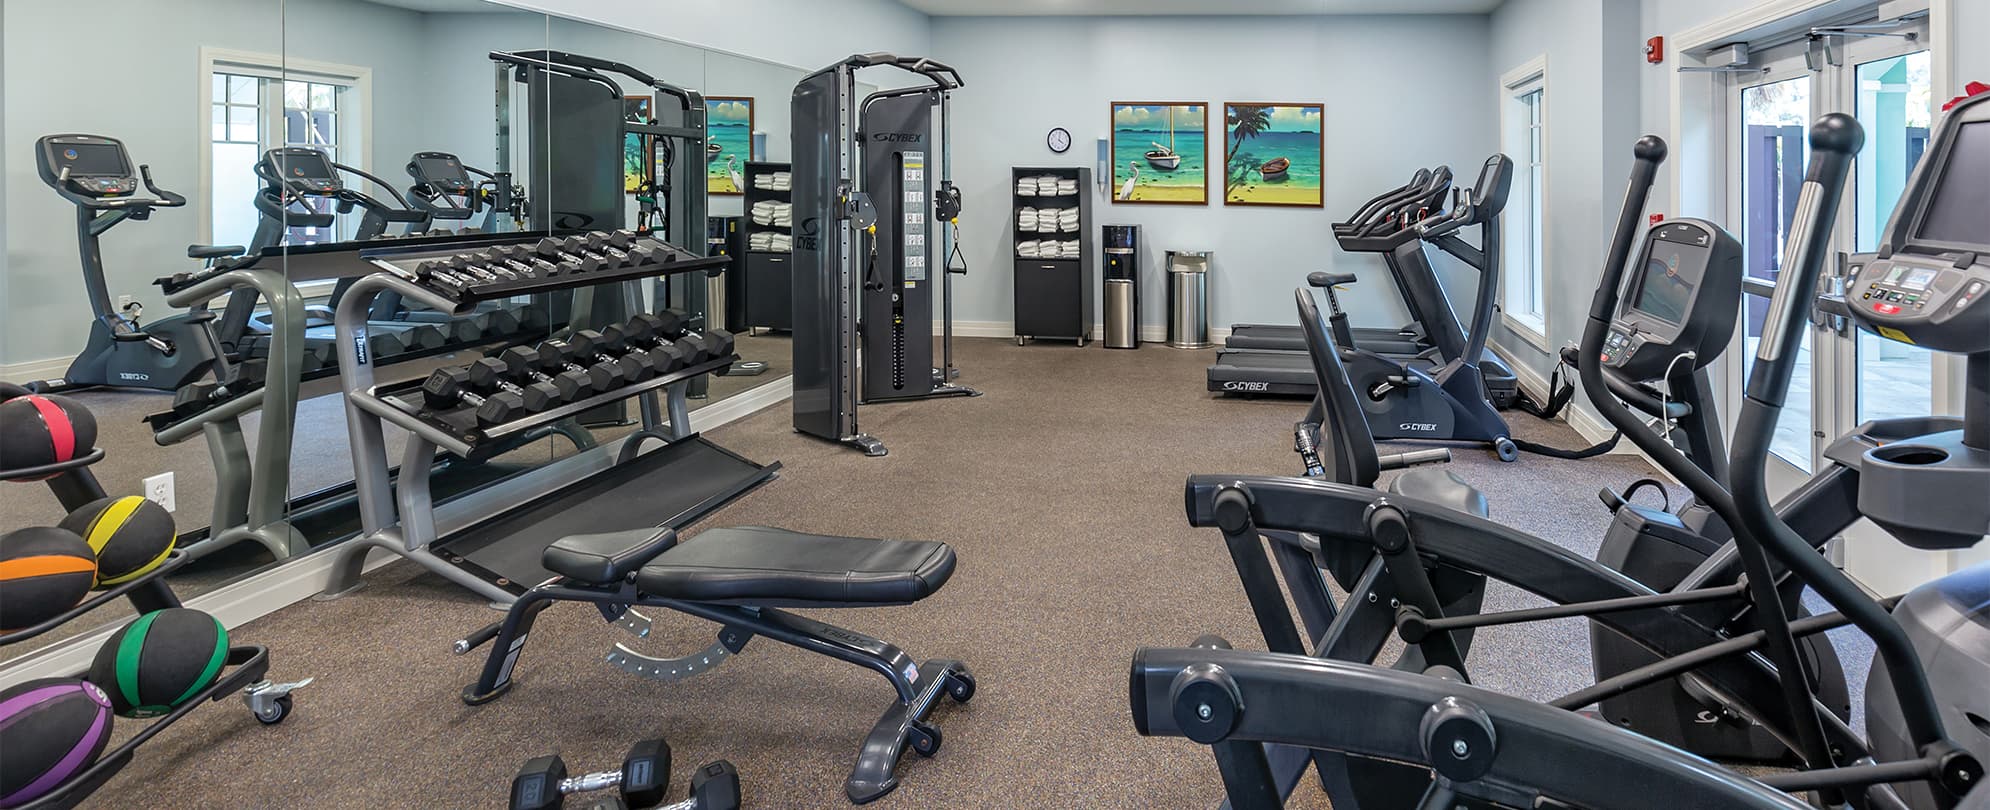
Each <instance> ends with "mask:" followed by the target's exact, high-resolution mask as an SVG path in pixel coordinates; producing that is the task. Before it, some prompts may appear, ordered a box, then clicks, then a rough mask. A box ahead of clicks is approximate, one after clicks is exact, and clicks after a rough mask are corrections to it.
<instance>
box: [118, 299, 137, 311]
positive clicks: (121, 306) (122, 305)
mask: <svg viewBox="0 0 1990 810" xmlns="http://www.w3.org/2000/svg"><path fill="white" fill-rule="evenodd" d="M135 303H138V299H136V298H133V297H131V296H129V295H120V296H118V297H117V311H119V312H123V311H125V310H127V309H130V308H131V305H132V304H135Z"/></svg>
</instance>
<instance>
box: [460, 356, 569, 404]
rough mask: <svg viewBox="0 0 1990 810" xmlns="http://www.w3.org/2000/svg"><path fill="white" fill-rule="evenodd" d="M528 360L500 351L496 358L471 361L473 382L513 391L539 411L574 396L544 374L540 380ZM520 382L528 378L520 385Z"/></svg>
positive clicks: (486, 389)
mask: <svg viewBox="0 0 1990 810" xmlns="http://www.w3.org/2000/svg"><path fill="white" fill-rule="evenodd" d="M533 373H534V372H531V371H530V369H529V367H528V365H527V364H526V360H525V359H524V358H520V357H508V356H506V355H505V354H504V353H502V352H500V353H499V354H498V356H496V357H486V358H483V359H481V360H478V361H477V362H475V363H471V364H470V384H471V385H474V386H476V387H477V388H478V389H479V390H482V391H498V390H504V391H511V392H513V393H516V394H518V395H519V397H520V398H521V402H523V403H524V405H525V409H526V410H527V411H531V412H534V413H537V412H539V411H543V410H547V409H549V408H552V407H554V406H557V405H559V404H560V403H562V402H566V401H568V400H569V399H570V397H566V396H563V395H562V394H563V392H562V391H561V387H560V386H559V385H556V384H554V383H553V381H552V380H548V379H546V378H545V376H544V375H540V376H538V377H537V378H536V379H535V378H533V377H532V376H531V375H532V374H533ZM520 381H525V384H524V385H520V384H519V383H520Z"/></svg>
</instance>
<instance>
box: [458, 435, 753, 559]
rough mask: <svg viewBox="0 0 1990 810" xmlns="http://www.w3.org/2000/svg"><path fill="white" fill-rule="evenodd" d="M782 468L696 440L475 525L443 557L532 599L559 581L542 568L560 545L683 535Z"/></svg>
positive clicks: (666, 448) (654, 452)
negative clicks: (549, 549)
mask: <svg viewBox="0 0 1990 810" xmlns="http://www.w3.org/2000/svg"><path fill="white" fill-rule="evenodd" d="M780 466H781V465H780V463H779V462H776V463H774V464H770V465H767V466H764V467H763V466H761V465H759V464H755V463H753V462H751V461H748V460H746V459H745V458H742V457H740V456H739V455H736V454H734V453H733V452H732V451H730V450H727V449H725V448H723V447H720V446H718V445H716V444H713V443H711V442H708V441H706V440H705V439H704V437H702V436H691V437H689V438H686V439H683V440H681V441H678V442H675V443H673V444H670V445H666V446H664V447H660V448H657V449H656V450H652V451H650V452H648V453H645V454H643V455H641V456H637V457H636V458H635V459H633V460H631V461H629V462H627V463H623V464H617V465H615V466H614V467H611V468H609V469H607V470H604V471H602V472H599V473H596V474H594V475H590V476H588V477H587V478H585V479H582V480H580V481H577V482H575V483H573V484H571V485H569V486H567V487H566V488H564V489H561V490H559V491H556V492H553V493H550V494H548V495H546V496H545V497H542V498H538V499H536V500H533V501H531V502H529V503H527V504H525V505H523V506H520V507H518V508H517V509H513V510H511V511H509V512H505V513H502V514H500V515H498V516H497V517H494V518H492V519H490V520H486V521H484V522H482V523H479V524H477V525H475V526H471V527H470V528H468V529H465V530H463V531H462V532H459V533H457V534H456V535H455V536H453V537H449V538H446V539H445V540H444V541H443V542H440V543H437V544H436V545H435V551H436V553H437V554H438V555H439V556H441V557H442V558H443V559H445V560H448V561H450V562H451V563H453V564H454V565H456V566H457V567H459V568H463V569H465V570H468V571H470V572H472V573H474V574H476V575H478V576H479V577H482V578H484V579H486V580H489V581H492V582H496V583H498V584H499V585H500V586H502V587H504V588H506V589H508V590H511V591H513V592H514V593H524V592H525V590H526V589H528V588H530V587H532V586H533V585H536V584H538V583H540V582H543V581H545V580H546V579H547V578H549V577H552V576H554V574H553V573H552V572H551V571H547V570H546V569H545V567H544V566H542V565H540V563H539V560H540V556H541V555H542V554H543V553H544V552H545V550H546V546H547V545H549V544H551V543H552V542H553V541H554V540H558V539H560V538H562V537H566V536H567V535H573V534H591V533H597V532H613V531H625V530H628V529H637V528H642V527H646V526H668V527H670V528H673V529H682V528H684V527H685V526H689V525H691V523H692V522H694V521H696V520H698V519H699V518H701V517H704V516H705V515H708V514H711V513H712V512H714V511H716V510H718V509H719V508H720V507H723V506H725V505H726V504H728V503H731V502H732V500H733V499H734V498H737V497H739V496H741V495H744V494H746V493H747V492H748V491H751V490H752V489H754V488H755V487H758V486H760V485H761V484H764V483H766V482H767V481H769V480H771V479H772V478H773V477H774V473H775V471H776V470H778V469H780Z"/></svg>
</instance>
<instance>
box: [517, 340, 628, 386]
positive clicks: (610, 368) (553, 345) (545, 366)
mask: <svg viewBox="0 0 1990 810" xmlns="http://www.w3.org/2000/svg"><path fill="white" fill-rule="evenodd" d="M582 331H587V330H582ZM590 334H596V333H592V332H590ZM593 342H594V341H592V340H590V341H588V345H586V346H578V347H577V346H575V345H574V343H573V342H572V340H571V339H569V340H561V339H559V338H551V339H547V340H542V341H539V347H538V356H537V357H536V358H535V359H534V360H535V363H536V367H537V368H538V369H539V370H540V371H541V372H543V373H544V374H546V375H548V376H550V377H553V378H554V379H555V380H559V379H566V378H568V377H569V375H578V376H577V377H576V378H575V379H577V380H578V381H579V382H580V384H581V385H583V386H585V388H584V389H583V390H581V391H579V392H578V394H577V395H578V396H583V397H584V396H587V395H588V394H590V393H594V394H605V393H607V392H609V391H613V390H615V389H616V388H619V387H621V385H622V383H624V382H627V381H628V380H627V375H626V374H625V372H624V371H623V369H622V367H621V366H619V365H617V364H615V363H613V362H604V361H601V360H597V359H596V358H595V357H594V353H593V346H592V344H593ZM583 364H586V365H583Z"/></svg>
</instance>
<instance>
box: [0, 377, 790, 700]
mask: <svg viewBox="0 0 1990 810" xmlns="http://www.w3.org/2000/svg"><path fill="white" fill-rule="evenodd" d="M793 391H794V377H792V376H788V377H781V378H779V379H775V380H771V381H769V382H768V383H767V384H765V385H762V386H760V387H758V388H754V389H752V390H750V391H747V392H745V393H742V394H739V395H738V396H734V397H731V398H728V399H726V400H725V401H723V402H717V403H713V404H712V405H711V406H710V407H705V408H699V409H698V410H695V411H692V412H691V429H692V430H693V431H696V432H699V433H703V432H706V431H710V430H713V429H715V428H717V427H719V426H721V425H725V424H728V423H731V422H735V421H738V420H740V419H743V418H746V417H747V416H749V415H751V414H753V413H754V412H756V411H759V410H760V409H762V408H766V407H769V406H771V405H776V404H779V403H780V402H783V401H785V400H786V399H787V398H788V397H789V396H790V395H791V394H792V393H793ZM338 557H339V554H338V553H337V552H336V551H335V550H330V549H327V550H320V551H318V552H315V553H313V554H310V555H308V556H305V557H303V558H300V559H298V560H296V561H294V562H290V563H287V564H284V565H279V566H277V567H275V568H273V569H271V570H269V571H265V572H263V573H261V574H256V575H254V576H250V577H246V578H244V579H242V580H240V581H237V582H232V583H229V584H227V585H223V586H221V587H219V588H216V589H214V590H212V591H209V592H207V593H204V594H201V595H199V596H196V597H193V598H191V599H188V600H186V606H187V607H190V608H197V609H200V610H204V611H207V612H208V613H210V614H213V616H214V618H216V619H218V620H220V621H221V624H222V626H223V627H231V628H232V627H239V626H241V625H243V624H246V623H248V622H251V621H254V620H256V619H260V618H262V617H264V616H267V615H269V614H271V613H275V612H276V611H278V610H281V609H283V608H286V607H289V606H290V605H293V604H296V603H298V602H302V601H304V600H306V599H309V598H311V597H312V596H315V595H317V594H318V593H319V592H320V591H323V590H324V589H325V586H326V585H329V584H330V583H331V579H332V569H333V566H334V564H335V563H336V561H337V560H338ZM399 559H400V557H398V556H395V555H392V554H387V553H383V552H380V551H377V550H376V551H375V552H374V553H373V554H371V555H370V556H369V557H368V559H367V563H366V570H368V571H372V570H374V569H376V568H379V567H381V566H383V565H386V564H388V563H391V562H394V561H395V560H399ZM120 626H122V623H121V622H119V623H113V624H111V625H109V626H106V627H103V628H100V629H98V630H95V631H92V632H90V633H86V634H84V635H81V636H76V637H74V638H70V639H68V640H65V641H61V642H58V643H56V644H52V645H49V646H48V647H45V648H42V649H39V650H36V651H34V652H31V653H28V654H27V655H23V656H21V657H20V658H16V659H14V660H12V661H8V662H5V663H4V664H0V689H4V688H6V687H9V686H12V685H14V684H17V683H21V682H24V681H29V680H33V679H35V678H54V677H66V676H69V675H73V674H75V673H77V672H81V671H83V670H85V669H88V668H89V666H90V662H91V660H92V659H94V658H95V657H96V655H97V648H98V647H101V646H103V643H104V639H106V638H109V637H110V635H111V633H113V632H115V631H116V630H117V628H118V627H120ZM278 655H281V651H278ZM306 674H309V673H306ZM278 675H279V677H286V678H287V677H293V676H297V675H298V673H296V672H289V671H284V672H279V673H278Z"/></svg>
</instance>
